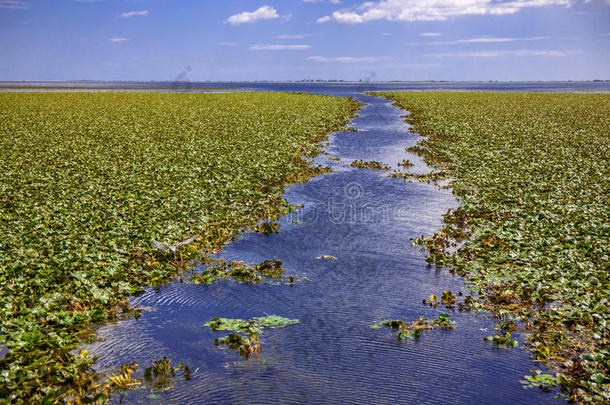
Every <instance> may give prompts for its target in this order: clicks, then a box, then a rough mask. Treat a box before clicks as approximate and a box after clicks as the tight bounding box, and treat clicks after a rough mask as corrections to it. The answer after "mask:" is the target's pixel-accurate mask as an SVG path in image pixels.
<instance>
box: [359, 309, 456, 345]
mask: <svg viewBox="0 0 610 405" xmlns="http://www.w3.org/2000/svg"><path fill="white" fill-rule="evenodd" d="M449 318H450V315H449V314H445V313H442V314H440V315H439V316H438V317H437V318H435V319H424V318H423V317H420V318H419V319H418V320H417V321H414V322H411V323H407V322H405V321H402V320H399V319H391V320H388V321H381V322H378V323H374V324H372V325H370V328H372V329H379V328H381V327H382V326H386V327H389V328H392V329H397V330H398V339H417V338H419V337H420V336H421V331H422V330H431V329H436V328H443V329H453V327H454V325H455V322H453V321H451V320H450V319H449Z"/></svg>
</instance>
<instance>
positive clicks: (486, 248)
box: [383, 92, 610, 402]
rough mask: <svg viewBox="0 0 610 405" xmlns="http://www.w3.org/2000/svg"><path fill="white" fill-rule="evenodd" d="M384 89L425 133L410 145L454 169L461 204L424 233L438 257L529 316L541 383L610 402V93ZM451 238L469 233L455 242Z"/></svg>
mask: <svg viewBox="0 0 610 405" xmlns="http://www.w3.org/2000/svg"><path fill="white" fill-rule="evenodd" d="M383 95H385V96H387V97H388V98H391V99H393V100H395V101H396V103H397V105H399V106H400V107H402V108H404V109H406V110H409V111H411V114H410V115H408V116H407V121H408V122H410V123H411V124H413V125H414V128H415V130H416V132H417V133H419V134H421V135H423V136H425V137H426V138H423V139H422V140H421V141H420V142H419V144H418V145H417V146H416V147H413V148H410V151H412V152H415V153H417V154H419V155H420V156H422V157H423V159H424V161H425V162H426V163H428V164H431V165H433V166H434V167H435V168H436V169H438V170H439V171H440V172H441V173H444V174H446V175H447V176H450V177H451V178H452V179H454V181H453V184H452V186H453V191H454V193H455V194H456V195H458V196H459V197H460V199H461V201H462V204H463V207H461V208H459V209H457V210H453V211H451V212H449V213H447V215H445V228H444V229H443V230H442V231H440V232H438V233H437V234H436V235H434V236H433V237H431V238H421V239H420V240H418V243H419V244H421V245H422V246H423V247H425V248H427V249H428V250H429V251H430V260H431V261H432V262H434V263H437V264H442V265H448V266H450V268H451V269H452V271H455V272H457V273H458V274H460V275H463V276H465V277H466V278H467V280H468V281H469V283H470V284H471V285H472V287H473V288H474V289H475V290H478V292H479V294H480V295H479V298H480V300H481V301H482V303H483V304H484V305H485V307H486V308H487V309H489V310H491V311H494V312H495V313H510V314H512V316H513V317H514V318H515V319H516V320H517V321H519V322H522V323H523V324H524V326H525V328H526V332H527V333H526V335H525V338H526V345H527V347H528V348H529V349H530V350H531V351H532V353H533V356H534V357H535V359H536V360H538V361H541V362H543V363H545V364H546V365H547V366H548V367H549V368H550V369H551V372H552V374H545V375H544V376H540V375H538V376H533V377H532V379H533V380H535V381H536V384H538V383H540V384H547V385H552V384H550V383H549V382H550V381H552V382H553V383H554V384H555V385H559V386H560V387H561V389H562V391H563V392H567V393H568V395H569V398H570V399H571V400H574V401H590V402H604V401H608V400H610V377H609V376H608V362H609V361H610V360H609V359H610V351H609V350H608V347H610V328H609V327H608V325H609V324H610V308H609V307H610V303H609V301H608V297H610V281H609V279H608V275H609V272H608V262H609V257H610V241H609V239H608V235H610V208H609V202H610V201H609V200H608V195H610V176H608V173H610V159H609V158H608V156H609V153H610V149H609V148H610V95H608V94H557V93H554V94H541V93H488V92H485V93H476V92H468V93H457V92H456V93H450V92H442V93H441V92H425V93H423V92H408V93H406V92H405V93H394V94H393V96H392V95H389V94H383ZM454 240H465V241H466V243H465V244H464V245H463V246H461V247H459V248H458V249H457V250H455V249H449V247H456V245H455V243H454V242H453V241H454ZM501 339H506V340H507V342H508V343H509V344H510V337H508V336H507V335H506V334H505V333H502V336H499V337H497V338H493V340H494V341H499V340H501ZM528 380H529V379H528ZM533 380H529V381H533Z"/></svg>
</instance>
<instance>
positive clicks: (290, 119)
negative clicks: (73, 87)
mask: <svg viewBox="0 0 610 405" xmlns="http://www.w3.org/2000/svg"><path fill="white" fill-rule="evenodd" d="M358 107H359V104H358V103H357V102H355V101H354V100H351V99H348V98H339V97H330V96H321V95H307V94H293V93H291V94H288V93H233V94H170V93H167V94H162V93H156V94H153V93H2V94H0V162H1V166H2V170H0V325H1V327H0V328H1V333H0V345H4V346H7V347H8V348H9V349H10V350H9V352H8V354H6V356H5V357H4V358H3V359H1V360H0V369H2V373H0V401H10V402H28V403H40V402H43V401H46V402H48V403H52V402H54V400H55V399H58V398H61V397H65V396H67V395H72V397H73V398H76V397H78V396H79V395H83V400H90V399H91V398H92V395H94V394H91V395H89V394H90V391H91V390H92V389H93V390H94V387H95V383H94V378H93V376H94V373H93V372H92V370H91V364H92V362H93V360H92V358H90V357H89V356H80V357H79V356H75V355H73V354H72V349H74V348H75V347H76V346H77V345H78V344H79V343H80V342H82V341H83V339H84V338H85V337H86V334H85V333H84V331H85V330H87V329H88V328H89V327H91V326H92V325H94V324H96V323H97V322H99V321H104V320H107V319H113V318H116V317H117V316H118V315H119V314H120V313H121V312H125V311H129V309H130V308H129V305H128V302H127V298H128V297H129V296H130V295H133V294H136V293H137V292H138V291H140V289H141V288H142V287H143V286H146V285H159V284H160V283H162V282H163V281H164V280H166V279H167V277H168V276H170V275H172V274H175V273H176V272H177V271H180V270H182V269H184V268H185V267H187V265H186V264H187V263H188V260H189V259H192V258H194V257H196V256H197V255H200V254H201V253H202V252H203V253H206V252H213V251H217V250H218V249H219V248H220V247H222V245H223V244H224V243H225V242H227V241H228V240H230V239H231V238H232V237H233V236H234V235H236V233H238V232H240V231H243V230H245V229H247V228H251V227H253V226H254V225H256V224H257V223H260V221H261V220H265V219H270V220H273V219H275V218H277V217H279V216H280V215H281V214H283V213H286V212H287V210H288V209H289V205H288V203H287V202H286V201H285V200H284V199H283V197H282V193H283V187H284V185H286V184H288V183H293V182H299V181H305V180H307V179H308V178H310V177H311V176H313V175H316V174H318V173H321V172H324V171H325V169H324V168H321V167H319V166H312V165H310V164H309V163H308V161H307V160H305V159H303V158H302V157H303V156H314V155H316V154H317V153H318V148H319V146H318V145H319V142H321V141H323V140H325V139H326V134H327V133H328V132H330V131H333V130H335V129H339V128H341V127H342V126H343V125H345V124H346V123H347V122H348V120H349V118H350V117H351V116H353V115H354V112H355V110H356V109H357V108H358ZM198 235H199V236H200V238H199V239H197V240H196V242H194V243H190V244H187V245H183V246H181V247H180V248H179V251H178V254H177V255H173V254H171V253H163V252H161V251H160V250H158V249H155V248H154V247H153V246H152V243H151V242H152V239H155V240H157V241H162V242H165V243H168V244H170V245H173V244H175V243H176V242H178V241H182V240H185V239H187V238H188V237H192V236H198Z"/></svg>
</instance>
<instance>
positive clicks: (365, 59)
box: [307, 56, 379, 63]
mask: <svg viewBox="0 0 610 405" xmlns="http://www.w3.org/2000/svg"><path fill="white" fill-rule="evenodd" d="M307 59H308V60H313V61H314V62H333V63H372V62H378V61H379V58H375V57H372V56H362V57H353V56H334V57H332V58H327V57H326V56H310V57H308V58H307Z"/></svg>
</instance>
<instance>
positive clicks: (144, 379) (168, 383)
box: [97, 357, 196, 401]
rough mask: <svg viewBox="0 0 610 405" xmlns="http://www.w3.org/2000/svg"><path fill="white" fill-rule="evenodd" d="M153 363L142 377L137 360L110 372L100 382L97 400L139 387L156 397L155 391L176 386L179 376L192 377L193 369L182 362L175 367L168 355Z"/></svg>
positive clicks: (185, 378) (187, 379) (150, 395)
mask: <svg viewBox="0 0 610 405" xmlns="http://www.w3.org/2000/svg"><path fill="white" fill-rule="evenodd" d="M151 363H152V365H151V366H150V367H148V368H146V369H145V370H144V373H143V375H142V376H141V377H140V376H136V374H137V372H138V369H139V365H138V363H137V362H133V363H131V364H124V365H122V366H121V368H120V369H119V370H118V371H116V372H110V373H108V374H107V375H106V377H105V380H104V381H103V382H102V384H100V387H101V388H102V389H101V394H102V395H100V396H99V397H98V398H97V400H98V401H102V400H104V399H105V398H107V397H109V396H110V395H112V394H114V393H117V392H118V393H124V392H125V391H131V390H138V389H147V390H149V391H150V394H149V398H155V397H156V394H155V392H163V391H168V390H171V389H172V388H174V387H176V382H177V379H178V378H182V379H184V380H185V381H189V380H190V379H191V369H190V368H189V367H188V366H185V365H184V364H182V363H180V364H178V366H176V367H174V366H172V365H171V359H168V358H167V357H163V358H162V359H160V360H156V361H155V360H153V361H152V362H151ZM195 371H196V370H195Z"/></svg>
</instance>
